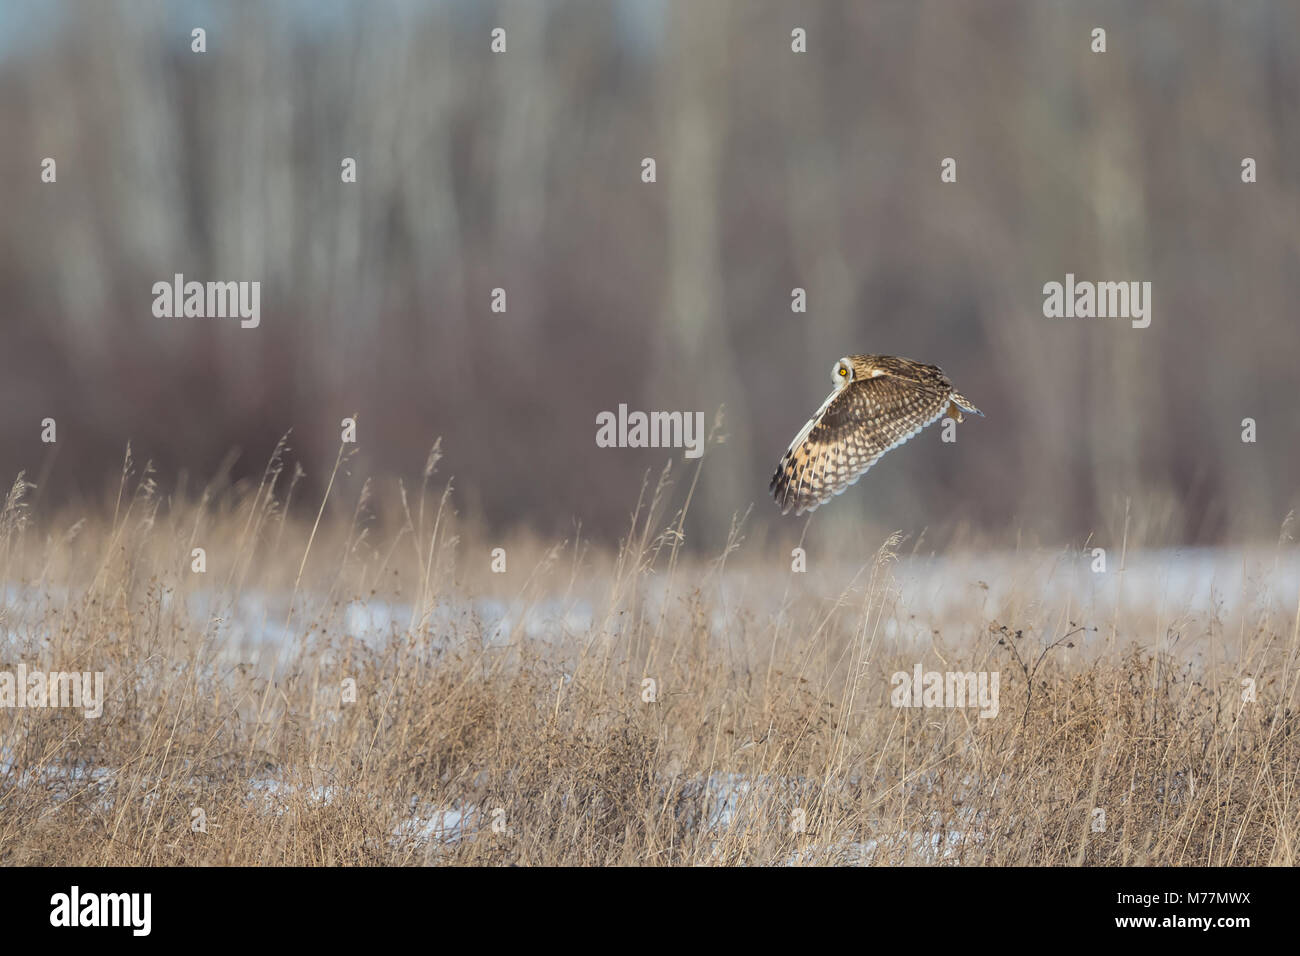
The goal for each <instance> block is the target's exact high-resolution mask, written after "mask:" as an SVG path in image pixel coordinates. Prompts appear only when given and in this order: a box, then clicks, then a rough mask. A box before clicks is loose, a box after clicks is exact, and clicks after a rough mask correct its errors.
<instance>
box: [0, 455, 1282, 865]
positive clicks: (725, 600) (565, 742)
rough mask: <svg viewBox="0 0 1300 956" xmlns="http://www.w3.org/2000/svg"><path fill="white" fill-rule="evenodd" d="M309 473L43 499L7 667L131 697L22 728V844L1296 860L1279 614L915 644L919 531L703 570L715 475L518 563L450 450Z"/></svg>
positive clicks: (265, 860) (1035, 622) (15, 738)
mask: <svg viewBox="0 0 1300 956" xmlns="http://www.w3.org/2000/svg"><path fill="white" fill-rule="evenodd" d="M284 462H285V455H284V449H283V448H280V449H277V451H276V454H275V456H274V457H273V458H272V461H271V463H270V466H269V467H268V469H267V473H266V476H265V478H264V479H263V481H262V482H261V483H259V484H252V485H247V486H244V485H238V486H234V487H222V486H220V485H213V486H211V487H209V488H208V489H206V490H204V491H203V492H202V493H201V494H199V495H197V496H196V497H195V498H194V500H172V501H170V502H162V501H160V500H159V498H158V497H157V495H156V493H155V491H154V488H153V485H152V482H151V481H150V480H149V473H148V468H147V467H146V468H143V469H140V468H137V466H135V465H134V464H131V463H130V462H128V466H127V469H126V471H125V474H124V479H123V483H122V488H121V491H120V494H119V495H118V496H117V498H116V500H115V501H114V502H110V508H109V509H108V510H107V514H106V517H105V518H104V519H103V520H87V521H85V522H81V521H76V522H73V521H71V520H65V519H64V518H62V517H61V516H59V515H52V516H44V517H43V516H41V515H30V514H28V512H27V509H26V506H25V501H27V500H28V498H29V495H28V493H27V492H28V489H26V488H25V486H24V485H23V483H22V482H21V480H20V481H19V483H18V484H17V485H15V487H14V490H13V492H12V494H11V495H10V496H9V499H8V502H7V504H6V507H5V511H4V515H3V529H2V537H0V544H2V550H0V568H2V569H3V573H4V575H5V581H6V582H7V583H8V588H7V593H6V599H5V604H4V606H3V621H0V623H2V624H3V628H2V629H0V670H4V669H8V670H10V671H13V670H15V669H16V668H17V666H18V665H19V664H20V663H23V664H25V665H26V666H27V667H28V668H29V669H36V668H41V669H46V670H53V669H60V670H91V671H103V672H104V674H105V677H106V688H107V701H106V703H105V706H104V713H103V715H102V716H101V717H99V718H98V719H86V718H85V717H83V716H82V715H81V714H80V713H79V712H76V711H71V710H66V709H46V710H34V709H12V710H0V761H2V762H0V768H2V769H0V862H3V863H5V864H73V865H106V864H128V865H135V864H152V865H193V864H243V865H249V864H258V865H287V864H306V865H336V864H352V865H369V864H426V863H453V864H455V863H460V864H507V863H519V864H561V865H605V864H737V863H739V864H781V863H788V862H802V863H846V862H854V863H871V864H876V865H880V864H900V863H936V862H943V863H951V864H977V865H987V864H1061V865H1070V864H1077V863H1083V864H1171V865H1188V864H1230V865H1248V864H1285V865H1294V864H1295V863H1296V862H1297V846H1296V842H1297V837H1298V836H1300V805H1298V804H1297V802H1296V799H1295V797H1294V796H1293V791H1294V788H1293V786H1292V783H1293V777H1294V774H1295V773H1296V768H1297V767H1300V741H1298V740H1297V734H1296V731H1297V729H1298V728H1297V717H1296V714H1295V704H1296V684H1297V659H1296V654H1297V618H1296V616H1295V614H1294V613H1293V612H1291V611H1287V610H1283V609H1281V608H1279V607H1276V606H1275V602H1270V601H1265V600H1257V601H1253V600H1248V599H1246V597H1244V596H1243V597H1242V600H1240V601H1239V602H1237V606H1236V610H1234V611H1232V613H1231V614H1225V613H1220V612H1216V613H1211V614H1199V613H1195V612H1193V611H1191V610H1188V611H1186V612H1185V613H1184V612H1182V611H1181V610H1180V609H1174V611H1173V613H1172V614H1170V613H1168V611H1167V609H1166V612H1164V613H1165V617H1164V618H1163V620H1164V622H1165V625H1166V626H1165V627H1164V629H1163V632H1160V631H1156V632H1154V633H1158V634H1162V639H1161V640H1158V641H1156V640H1151V639H1148V638H1149V635H1151V634H1152V633H1153V631H1152V624H1151V622H1152V620H1153V618H1152V612H1151V609H1150V608H1149V607H1147V606H1146V605H1145V604H1144V603H1143V601H1142V595H1130V596H1127V597H1126V598H1125V600H1123V601H1117V602H1115V603H1114V605H1113V606H1111V607H1109V608H1108V609H1103V608H1100V607H1098V606H1095V605H1094V606H1088V605H1086V604H1077V605H1073V606H1072V605H1071V602H1072V601H1074V597H1073V596H1070V597H1068V598H1067V599H1065V603H1064V605H1062V604H1061V603H1060V601H1056V600H1049V599H1048V598H1047V597H1046V596H1044V595H1042V594H1037V593H1032V592H1030V593H1026V592H1025V591H1024V590H1020V591H1013V592H1012V593H1011V595H1010V597H1007V598H1004V599H999V602H998V606H997V607H996V608H995V609H994V610H995V612H996V613H989V611H988V609H987V608H986V607H981V608H978V609H977V608H974V607H972V609H971V610H970V611H969V612H968V613H966V614H964V615H961V614H959V615H956V616H954V617H953V618H952V619H951V620H948V621H946V622H943V623H942V624H941V625H940V626H937V627H934V628H931V629H930V633H929V635H928V637H927V639H926V640H923V641H921V642H920V643H918V642H917V641H915V640H913V639H910V638H908V639H904V638H900V637H897V636H895V637H890V636H888V635H889V633H890V631H891V628H895V627H896V626H897V625H898V624H899V622H900V621H903V620H905V618H906V617H907V611H906V609H905V608H904V607H903V606H902V604H901V603H900V593H899V588H898V586H897V581H896V578H895V570H896V567H897V559H896V555H895V552H896V550H897V548H898V546H899V541H898V539H896V538H895V539H891V540H890V541H888V542H886V543H885V545H884V547H882V548H881V549H880V552H879V553H878V554H877V555H875V556H873V557H872V558H871V559H870V560H868V561H866V562H863V566H862V567H857V568H847V569H843V574H842V580H840V579H839V578H837V575H840V574H841V569H840V568H838V567H833V568H826V569H820V568H819V569H814V573H809V574H806V575H795V574H790V573H789V572H788V566H787V565H788V560H789V558H788V549H787V550H786V551H780V550H777V551H776V552H774V553H776V554H777V555H778V557H777V558H776V559H775V564H773V559H772V558H771V557H770V555H769V556H768V557H765V556H764V555H763V554H759V553H747V551H748V550H749V549H748V546H747V544H746V542H745V541H744V539H743V536H742V533H741V530H740V527H739V525H738V527H737V529H736V531H735V533H734V534H733V536H732V541H731V544H730V546H729V547H728V549H727V553H726V554H724V555H721V556H719V557H717V558H715V559H713V560H706V559H703V558H700V557H698V556H692V555H689V554H688V552H687V551H686V549H685V547H684V543H683V535H682V529H683V528H684V527H685V522H684V508H685V505H683V506H682V508H683V511H682V512H681V513H678V512H675V511H674V510H673V508H674V507H675V506H673V505H670V503H669V502H670V501H672V500H673V499H674V497H675V494H677V493H679V492H680V493H681V497H682V500H683V501H684V502H685V503H686V504H688V503H689V491H690V487H691V482H690V481H689V480H688V481H686V482H684V483H683V484H682V485H681V486H672V485H670V484H669V483H668V482H666V481H661V482H660V483H659V485H658V487H654V486H650V487H647V488H646V489H644V490H643V494H642V499H641V501H640V503H639V504H638V507H637V509H636V513H635V516H634V518H633V520H632V522H631V524H630V529H629V533H628V536H627V539H626V540H625V541H624V543H623V546H622V547H621V549H620V550H619V551H618V552H617V553H614V554H606V553H604V552H602V551H600V550H599V549H596V548H589V547H587V546H586V545H585V544H584V543H583V542H582V541H581V539H580V537H579V536H577V535H576V534H575V539H574V540H573V541H569V542H565V543H563V544H559V545H556V546H554V547H550V546H547V545H545V544H539V543H535V542H530V541H526V540H518V541H515V542H514V543H508V544H506V545H504V546H505V549H506V555H507V561H508V564H507V570H506V572H505V573H504V574H493V573H491V571H490V570H489V564H490V560H491V555H490V553H491V549H492V548H493V547H495V546H496V544H495V543H493V542H491V541H489V540H486V539H485V538H484V536H482V535H481V534H479V533H477V532H474V531H473V529H468V528H465V527H463V526H462V525H461V523H460V522H459V521H458V520H457V518H456V516H455V515H454V514H453V511H452V506H451V502H452V500H453V498H454V495H451V494H449V493H448V491H447V489H446V488H445V487H444V486H443V484H442V483H441V479H440V478H438V477H437V474H436V467H435V466H436V464H437V454H436V450H435V453H434V454H433V455H431V456H430V461H429V465H428V467H427V468H426V469H425V472H424V474H423V475H422V476H421V478H420V481H419V482H418V487H412V488H409V489H408V488H406V487H400V488H399V487H398V486H397V485H396V484H394V485H393V486H392V487H385V488H384V489H383V490H382V493H381V492H380V491H379V490H376V488H374V487H372V486H371V485H370V484H366V485H365V486H364V487H362V488H360V489H359V492H358V491H357V489H354V491H353V497H354V500H352V501H350V502H344V501H342V494H343V493H342V491H341V490H340V489H341V487H342V486H343V484H344V482H342V481H340V482H339V483H338V484H336V485H335V487H334V488H333V491H332V494H333V495H334V498H333V499H331V501H330V502H329V506H328V507H326V506H324V505H322V506H321V508H320V513H319V515H317V512H316V507H315V506H314V505H313V506H312V507H310V508H308V509H306V510H308V511H309V512H310V517H309V519H308V520H306V521H305V522H300V521H298V520H295V519H294V518H291V517H286V514H287V513H288V512H287V509H286V499H289V498H291V497H292V487H293V484H294V480H293V479H294V471H293V470H292V469H290V468H288V467H286V466H285V464H284ZM346 468H347V461H346V457H345V456H343V455H340V461H339V463H338V465H337V466H336V470H337V472H338V474H340V475H342V474H343V473H344V472H345V471H346ZM385 509H388V510H387V511H385ZM200 546H201V547H203V548H205V550H206V553H207V562H208V563H207V570H206V572H205V573H203V574H198V573H194V572H193V571H192V570H191V557H190V555H191V549H192V548H194V547H200ZM1026 560H1028V557H1026ZM973 586H974V585H973ZM819 588H825V589H827V590H825V591H824V592H821V591H819V590H818V589H819ZM1062 607H1064V608H1066V610H1062V609H1061V608H1062ZM494 609H496V610H494ZM1103 611H1104V612H1105V613H1103ZM501 612H503V613H504V617H503V616H502V613H501ZM1067 612H1068V613H1067ZM927 627H928V625H927ZM259 631H261V632H263V633H262V634H261V635H260V636H259V634H258V632H259ZM1175 632H1176V634H1177V637H1176V638H1175V637H1172V636H1171V635H1173V634H1174V633H1175ZM918 662H920V663H922V664H923V665H924V667H925V668H926V669H941V670H975V671H981V670H984V671H991V670H996V671H998V672H999V673H1000V676H1001V687H1000V689H1001V698H1000V702H1001V706H1000V711H999V714H998V716H996V717H993V718H989V719H981V718H979V717H978V716H977V715H976V712H975V711H973V710H970V709H929V710H915V709H904V708H895V707H893V706H891V703H890V675H891V674H893V673H894V672H896V671H907V672H911V670H912V668H913V666H914V665H915V664H917V663H918ZM1243 676H1254V677H1256V678H1257V681H1258V691H1257V699H1256V700H1255V701H1254V702H1246V701H1243V699H1242V687H1241V679H1242V678H1243ZM647 677H649V678H653V679H654V681H655V683H656V686H655V690H656V693H655V697H656V699H655V700H654V701H653V702H647V701H646V700H644V699H643V680H644V679H645V678H647ZM349 678H351V679H353V680H355V682H356V688H357V694H356V701H355V702H346V703H345V702H343V700H342V693H343V691H342V688H343V685H344V681H345V680H347V679H349ZM1031 688H1032V692H1031ZM1095 808H1102V809H1104V811H1105V829H1104V830H1101V831H1094V829H1093V823H1094V820H1095V819H1096V818H1095V816H1094V809H1095ZM200 809H201V811H202V815H203V817H202V819H204V820H205V821H206V832H204V831H202V830H197V831H196V830H195V829H194V827H193V826H192V822H193V821H194V820H195V814H196V810H200ZM796 811H800V812H801V814H802V816H803V818H804V819H805V820H806V826H805V827H804V828H803V830H802V831H801V830H800V829H799V828H797V827H795V826H793V825H792V824H793V823H794V821H796V820H797V819H798V817H799V814H797V813H796Z"/></svg>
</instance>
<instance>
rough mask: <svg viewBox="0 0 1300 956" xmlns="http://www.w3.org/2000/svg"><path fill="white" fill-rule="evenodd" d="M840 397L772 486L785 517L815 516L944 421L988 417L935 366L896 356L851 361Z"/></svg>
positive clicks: (801, 439)
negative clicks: (890, 454) (894, 451)
mask: <svg viewBox="0 0 1300 956" xmlns="http://www.w3.org/2000/svg"><path fill="white" fill-rule="evenodd" d="M831 380H832V381H833V382H834V383H835V391H833V392H831V394H830V395H829V397H827V399H826V401H825V402H823V403H822V407H821V408H819V409H817V412H816V414H814V415H813V417H812V418H811V419H809V420H808V424H806V425H804V427H803V428H801V429H800V430H799V434H797V435H795V436H794V441H792V442H791V443H790V447H789V448H788V449H786V452H785V454H784V455H782V456H781V462H780V464H778V465H777V466H776V474H774V475H773V476H772V483H771V485H770V486H769V487H770V489H771V491H772V495H773V496H774V497H775V498H776V503H777V504H778V505H779V506H780V507H781V513H782V514H789V512H790V509H791V508H793V509H794V513H795V514H797V515H798V514H803V513H804V512H805V511H813V510H814V509H816V508H817V507H818V506H819V505H822V504H825V503H826V502H827V501H829V500H830V499H831V498H832V497H833V496H835V495H838V494H839V493H840V492H842V491H843V490H844V489H845V488H847V487H848V486H849V485H851V484H853V483H854V482H856V481H857V480H858V479H859V478H861V477H862V476H863V475H865V474H866V473H867V469H868V468H870V467H871V466H872V465H874V464H875V463H876V462H877V461H879V459H880V456H881V455H883V454H884V453H885V452H887V451H889V450H890V449H891V448H897V447H898V446H899V445H901V444H903V442H905V441H907V440H908V439H909V438H911V437H912V436H913V435H915V434H916V433H917V432H919V431H920V430H921V429H922V428H924V427H925V426H926V425H929V424H932V423H933V422H936V421H938V420H939V419H940V418H942V417H943V416H944V415H945V414H948V415H951V416H952V417H953V418H954V419H956V420H957V421H961V420H962V415H961V413H962V412H963V411H967V412H971V413H973V414H975V415H978V416H980V417H981V418H983V417H984V413H983V412H981V411H980V410H979V409H978V408H976V407H975V406H974V405H973V404H971V401H970V399H968V398H966V397H965V396H964V395H962V394H961V393H960V392H958V391H957V390H956V389H954V388H953V387H952V382H950V381H948V378H947V376H946V375H944V374H943V372H942V370H940V369H939V368H938V367H937V366H934V365H922V364H921V363H920V362H913V361H912V360H911V359H905V358H894V357H893V356H892V355H846V356H845V357H844V358H842V359H840V360H839V361H838V362H836V363H835V365H834V366H833V367H832V368H831Z"/></svg>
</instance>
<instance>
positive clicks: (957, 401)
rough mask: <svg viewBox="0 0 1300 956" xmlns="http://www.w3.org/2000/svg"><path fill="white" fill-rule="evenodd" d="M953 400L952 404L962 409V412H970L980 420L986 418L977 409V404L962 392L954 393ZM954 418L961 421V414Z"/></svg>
mask: <svg viewBox="0 0 1300 956" xmlns="http://www.w3.org/2000/svg"><path fill="white" fill-rule="evenodd" d="M951 398H952V403H953V404H954V405H956V406H957V407H958V408H960V409H962V411H967V412H970V413H971V414H972V415H978V416H979V417H980V418H983V417H984V413H983V412H981V411H980V410H979V409H978V408H976V407H975V403H974V402H972V401H971V400H970V399H969V398H967V397H966V396H965V395H963V394H962V393H961V392H953V393H952V396H951ZM954 417H955V418H956V419H957V421H961V412H958V413H957V414H956V415H955V416H954Z"/></svg>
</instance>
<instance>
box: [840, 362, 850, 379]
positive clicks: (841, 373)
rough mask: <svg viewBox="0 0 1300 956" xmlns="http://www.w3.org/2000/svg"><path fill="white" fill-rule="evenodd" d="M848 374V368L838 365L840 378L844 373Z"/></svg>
mask: <svg viewBox="0 0 1300 956" xmlns="http://www.w3.org/2000/svg"><path fill="white" fill-rule="evenodd" d="M848 374H849V370H848V369H846V368H845V367H844V366H843V365H841V366H840V378H843V377H844V376H845V375H848Z"/></svg>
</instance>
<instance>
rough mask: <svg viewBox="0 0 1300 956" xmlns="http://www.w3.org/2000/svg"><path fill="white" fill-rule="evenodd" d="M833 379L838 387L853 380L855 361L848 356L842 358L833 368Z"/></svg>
mask: <svg viewBox="0 0 1300 956" xmlns="http://www.w3.org/2000/svg"><path fill="white" fill-rule="evenodd" d="M831 381H832V382H834V383H835V385H836V387H837V388H843V387H844V386H845V385H847V384H849V382H851V381H853V363H852V362H850V361H849V360H848V359H847V358H842V359H840V360H839V361H838V362H836V363H835V365H834V366H832V368H831Z"/></svg>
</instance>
